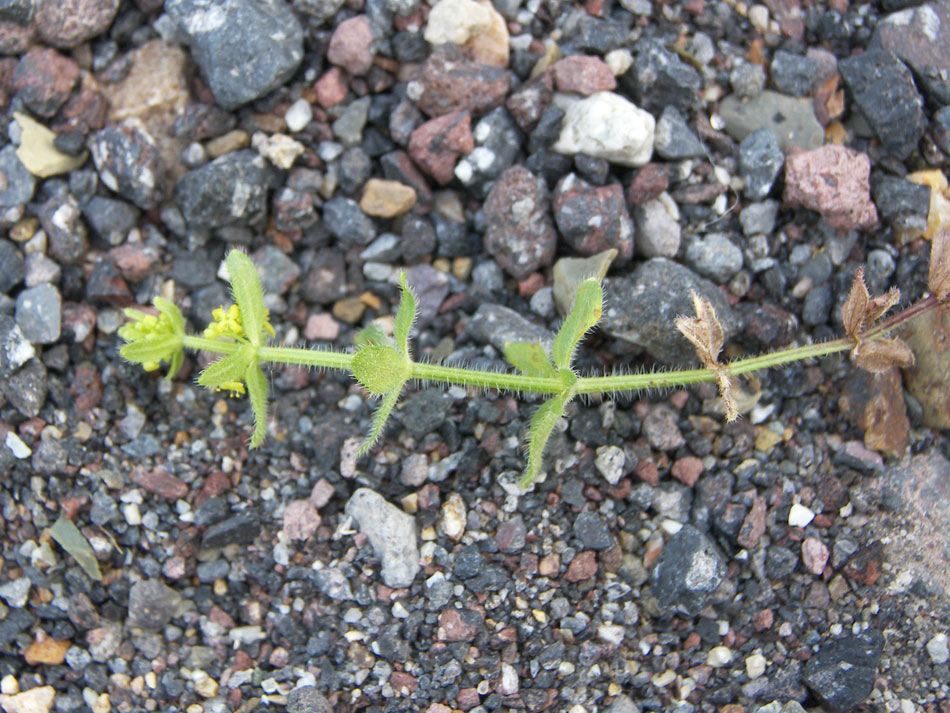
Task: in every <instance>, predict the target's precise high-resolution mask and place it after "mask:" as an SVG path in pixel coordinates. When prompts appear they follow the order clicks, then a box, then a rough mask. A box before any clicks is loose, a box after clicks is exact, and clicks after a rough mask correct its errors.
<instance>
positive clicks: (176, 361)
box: [165, 349, 185, 381]
mask: <svg viewBox="0 0 950 713" xmlns="http://www.w3.org/2000/svg"><path fill="white" fill-rule="evenodd" d="M184 361H185V351H184V350H183V349H179V350H178V351H177V352H175V355H174V356H173V357H172V363H171V364H169V365H168V373H167V374H165V381H171V380H172V379H174V378H175V374H177V373H178V372H179V371H180V370H181V365H182V363H183V362H184Z"/></svg>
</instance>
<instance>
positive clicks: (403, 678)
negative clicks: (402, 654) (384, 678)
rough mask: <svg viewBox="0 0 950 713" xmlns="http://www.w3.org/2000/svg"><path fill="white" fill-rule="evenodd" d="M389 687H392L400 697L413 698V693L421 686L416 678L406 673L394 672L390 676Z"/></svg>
mask: <svg viewBox="0 0 950 713" xmlns="http://www.w3.org/2000/svg"><path fill="white" fill-rule="evenodd" d="M389 685H390V686H392V687H393V690H394V691H396V693H398V694H399V695H401V696H406V695H408V696H411V695H412V694H413V693H415V691H416V688H417V687H418V686H419V682H418V681H417V680H416V679H415V677H414V676H412V675H410V674H408V673H406V672H405V671H393V672H392V673H391V674H390V676H389Z"/></svg>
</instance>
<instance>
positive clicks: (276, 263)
mask: <svg viewBox="0 0 950 713" xmlns="http://www.w3.org/2000/svg"><path fill="white" fill-rule="evenodd" d="M251 260H252V261H253V262H254V267H256V268H257V274H258V275H260V277H261V288H262V289H263V290H264V292H269V293H272V294H275V295H282V294H284V293H285V292H287V290H289V289H290V288H291V286H292V285H293V284H294V283H295V282H296V281H297V278H298V277H300V268H299V267H297V263H295V262H294V261H293V260H291V259H290V258H289V257H288V256H287V255H286V254H285V253H284V252H283V251H281V250H279V249H278V248H277V247H275V246H273V245H265V246H264V247H262V248H261V249H260V250H257V251H256V252H255V253H254V254H253V255H252V256H251Z"/></svg>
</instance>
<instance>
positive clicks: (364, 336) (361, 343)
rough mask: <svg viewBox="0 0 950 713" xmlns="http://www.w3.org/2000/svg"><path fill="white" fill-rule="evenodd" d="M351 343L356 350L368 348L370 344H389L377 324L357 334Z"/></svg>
mask: <svg viewBox="0 0 950 713" xmlns="http://www.w3.org/2000/svg"><path fill="white" fill-rule="evenodd" d="M353 343H354V344H355V345H356V348H357V349H360V348H362V347H366V346H369V345H370V344H383V345H386V344H391V342H390V340H389V337H387V336H386V333H385V332H384V331H383V330H382V329H380V327H379V325H378V324H371V325H369V326H368V327H365V328H364V329H361V330H360V331H359V332H357V334H356V338H355V339H354V340H353Z"/></svg>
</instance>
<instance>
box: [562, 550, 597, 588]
mask: <svg viewBox="0 0 950 713" xmlns="http://www.w3.org/2000/svg"><path fill="white" fill-rule="evenodd" d="M595 574H597V553H596V552H594V551H593V550H584V551H583V552H578V553H577V554H576V555H575V556H574V559H572V560H571V563H570V564H569V565H568V566H567V572H565V573H564V579H566V580H567V581H568V582H580V581H582V580H584V579H590V578H591V577H593V576H594V575H595Z"/></svg>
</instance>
